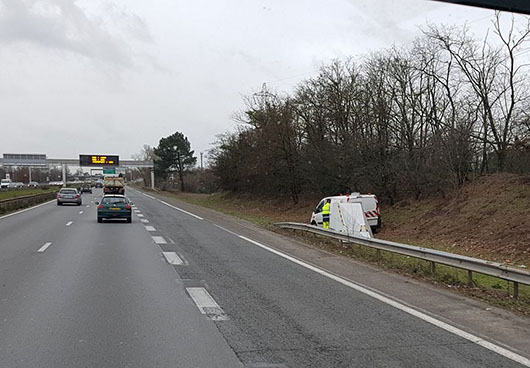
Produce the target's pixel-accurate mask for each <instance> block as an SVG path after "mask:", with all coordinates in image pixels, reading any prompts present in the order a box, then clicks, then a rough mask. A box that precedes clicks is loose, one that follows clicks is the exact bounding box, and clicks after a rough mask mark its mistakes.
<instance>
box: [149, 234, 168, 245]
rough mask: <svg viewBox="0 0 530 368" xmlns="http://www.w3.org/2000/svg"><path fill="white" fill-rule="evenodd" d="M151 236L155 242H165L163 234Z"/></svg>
mask: <svg viewBox="0 0 530 368" xmlns="http://www.w3.org/2000/svg"><path fill="white" fill-rule="evenodd" d="M151 238H153V241H154V242H155V243H156V244H167V241H166V239H164V237H163V236H152V237H151Z"/></svg>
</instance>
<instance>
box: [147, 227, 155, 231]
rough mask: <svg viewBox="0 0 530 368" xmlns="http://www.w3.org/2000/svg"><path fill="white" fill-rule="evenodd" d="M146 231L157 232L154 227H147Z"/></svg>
mask: <svg viewBox="0 0 530 368" xmlns="http://www.w3.org/2000/svg"><path fill="white" fill-rule="evenodd" d="M145 230H147V231H156V229H155V228H154V227H152V226H146V227H145Z"/></svg>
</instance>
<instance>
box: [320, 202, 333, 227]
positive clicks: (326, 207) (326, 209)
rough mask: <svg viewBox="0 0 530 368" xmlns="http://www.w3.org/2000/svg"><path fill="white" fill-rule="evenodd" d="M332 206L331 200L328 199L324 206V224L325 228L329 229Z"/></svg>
mask: <svg viewBox="0 0 530 368" xmlns="http://www.w3.org/2000/svg"><path fill="white" fill-rule="evenodd" d="M330 207H331V200H329V199H328V200H326V203H325V204H324V207H322V226H324V229H329V209H330Z"/></svg>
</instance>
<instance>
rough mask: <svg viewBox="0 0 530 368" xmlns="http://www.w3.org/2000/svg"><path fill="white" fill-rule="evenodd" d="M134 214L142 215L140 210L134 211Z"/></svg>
mask: <svg viewBox="0 0 530 368" xmlns="http://www.w3.org/2000/svg"><path fill="white" fill-rule="evenodd" d="M134 212H135V213H142V212H141V211H140V210H134Z"/></svg>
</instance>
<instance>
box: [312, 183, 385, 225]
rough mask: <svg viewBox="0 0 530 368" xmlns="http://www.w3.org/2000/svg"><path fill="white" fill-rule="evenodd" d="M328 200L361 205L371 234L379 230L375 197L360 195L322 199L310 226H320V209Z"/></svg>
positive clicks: (378, 213) (379, 221)
mask: <svg viewBox="0 0 530 368" xmlns="http://www.w3.org/2000/svg"><path fill="white" fill-rule="evenodd" d="M328 199H329V200H331V202H341V203H361V204H362V206H363V211H364V215H365V217H366V220H367V221H368V225H370V227H371V228H372V232H373V233H374V234H375V233H376V232H377V231H378V230H379V229H380V228H381V212H380V211H379V204H378V202H377V197H376V196H375V195H374V194H360V193H352V194H350V195H343V196H333V197H326V198H323V199H322V200H321V201H320V202H319V203H318V205H317V206H316V208H315V210H314V211H313V214H312V215H311V222H310V223H311V225H316V226H322V207H324V204H325V203H326V200H328Z"/></svg>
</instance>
